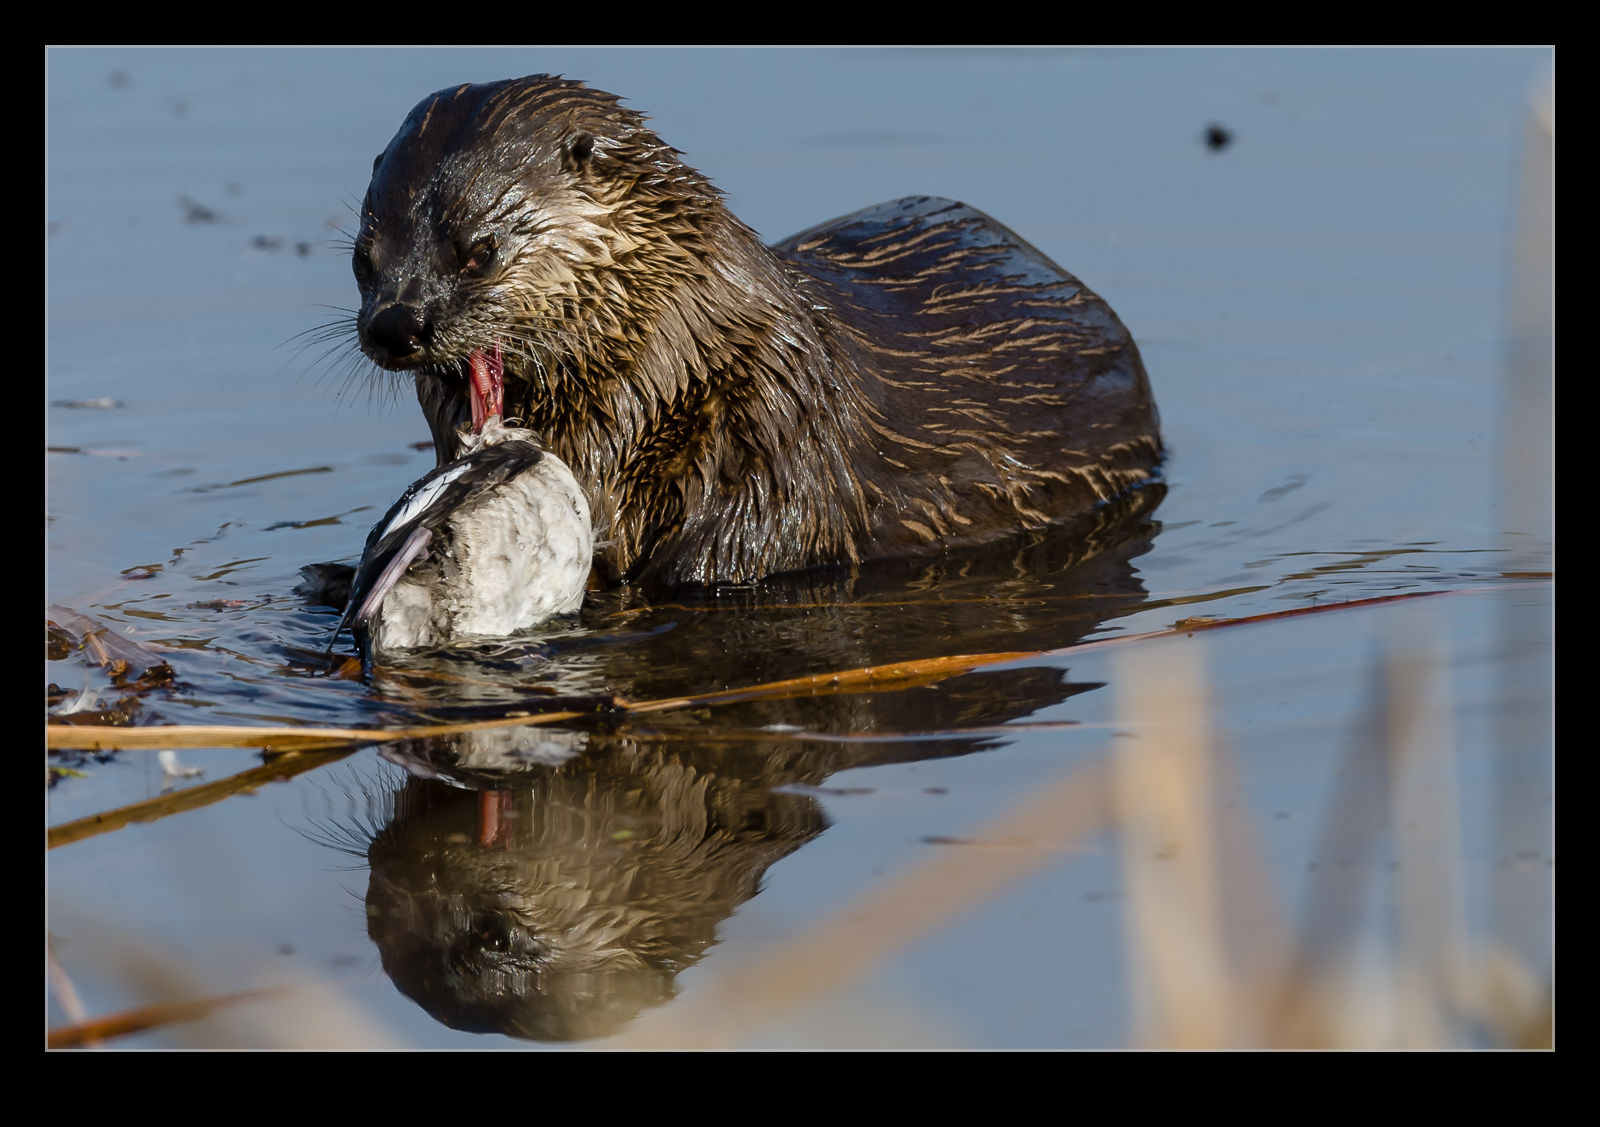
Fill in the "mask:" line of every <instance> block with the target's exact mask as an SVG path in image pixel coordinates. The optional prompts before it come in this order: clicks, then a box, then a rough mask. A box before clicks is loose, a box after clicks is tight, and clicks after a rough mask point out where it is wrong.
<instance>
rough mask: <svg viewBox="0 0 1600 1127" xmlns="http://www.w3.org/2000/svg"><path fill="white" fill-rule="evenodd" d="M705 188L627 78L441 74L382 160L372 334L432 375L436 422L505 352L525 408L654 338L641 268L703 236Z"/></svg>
mask: <svg viewBox="0 0 1600 1127" xmlns="http://www.w3.org/2000/svg"><path fill="white" fill-rule="evenodd" d="M686 180H687V181H688V182H691V183H694V184H695V185H696V186H697V188H698V190H697V191H694V192H690V193H684V192H682V191H681V186H682V185H683V184H684V183H685V181H686ZM657 183H659V184H676V185H679V186H680V190H679V191H677V192H673V193H665V192H655V191H651V190H649V187H648V186H649V185H651V184H657ZM663 196H672V197H674V198H675V199H676V200H677V201H679V205H677V206H674V207H672V208H663V207H662V206H661V197H663ZM696 199H698V200H701V201H703V203H704V204H705V205H707V206H711V207H715V206H719V205H718V203H717V199H716V193H715V191H714V190H713V189H711V188H710V187H709V186H708V185H706V184H705V182H704V180H703V179H702V178H700V177H699V174H698V173H695V172H694V171H693V170H691V169H689V168H687V167H686V166H685V165H683V164H682V163H681V162H680V161H679V160H678V159H677V154H676V153H675V152H674V150H672V149H670V148H668V147H667V146H666V145H664V144H662V142H661V141H660V140H659V139H658V138H657V137H656V136H655V135H654V134H653V133H651V132H650V131H649V130H648V129H646V128H645V126H644V119H643V117H642V116H641V115H639V114H637V113H634V112H633V111H631V110H627V109H624V108H623V107H621V106H620V105H619V104H618V100H617V98H616V97H615V96H614V95H612V94H607V93H604V92H603V91H599V90H591V89H589V88H587V87H585V86H584V85H582V84H581V83H578V82H573V81H569V80H566V79H561V78H556V77H552V76H549V75H533V76H530V77H527V78H520V79H513V80H508V81H504V82H494V83H487V84H484V85H479V86H460V87H456V88H454V89H451V90H442V91H440V92H439V93H437V94H434V95H432V96H431V97H428V98H425V99H424V100H423V101H422V102H421V103H420V104H419V105H418V106H417V107H416V108H415V109H414V110H412V111H411V114H410V116H409V117H407V118H406V120H405V124H403V125H402V126H401V127H400V131H399V132H398V133H396V134H395V136H394V139H393V140H392V141H390V142H389V145H388V147H387V148H385V149H384V151H383V152H382V153H380V154H379V155H378V158H377V160H376V161H375V162H374V163H373V174H372V183H371V186H370V187H369V188H368V189H367V195H366V199H365V201H364V202H363V204H362V213H361V228H360V231H359V233H358V235H357V237H356V240H355V251H354V255H353V258H352V265H353V267H354V270H355V276H356V283H357V285H358V286H359V287H360V289H361V309H360V312H359V314H358V316H357V319H356V328H357V332H358V334H359V336H360V341H361V349H362V351H363V352H364V353H365V354H366V355H367V356H368V358H370V359H371V360H372V361H373V362H375V363H377V364H379V365H381V366H382V367H384V368H388V369H391V370H405V371H413V372H416V373H417V374H418V377H419V386H423V385H424V383H425V381H426V382H427V383H429V385H430V386H428V387H426V388H425V396H424V405H425V407H428V408H429V414H430V416H431V417H432V418H431V420H430V421H432V422H434V424H435V427H434V429H435V436H436V437H438V436H439V434H440V431H441V424H444V427H443V429H445V430H450V429H453V427H454V425H455V424H456V423H458V422H460V421H462V419H463V417H464V404H465V402H466V401H467V400H468V399H469V398H475V397H476V389H475V386H474V385H475V383H476V382H477V380H476V377H481V376H482V375H483V373H484V372H485V371H487V370H489V369H490V368H491V367H493V368H494V369H495V370H496V371H497V372H498V369H499V367H500V360H499V355H500V354H501V353H502V352H503V357H504V361H503V362H504V378H505V381H506V385H507V386H506V399H507V408H508V410H510V411H512V412H514V413H515V412H518V411H520V410H522V409H524V408H525V406H526V404H527V403H528V402H529V399H530V397H531V396H533V395H534V394H535V387H536V386H540V385H542V386H543V387H544V388H545V389H548V388H549V387H550V386H552V385H553V382H554V380H555V379H556V377H557V375H558V373H561V372H562V371H564V370H565V369H567V368H569V367H571V366H572V365H573V364H574V363H576V364H577V365H578V366H580V367H581V366H583V364H584V362H585V359H584V358H589V363H591V364H593V363H595V362H596V361H600V360H602V358H603V356H604V348H603V347H602V345H603V342H605V341H607V340H609V341H621V340H627V339H629V338H630V337H631V338H632V339H634V340H637V339H638V335H639V333H640V331H641V325H648V323H649V319H650V318H651V317H652V316H653V313H652V312H651V311H650V310H647V309H644V308H641V307H639V306H640V301H639V300H638V292H637V291H638V287H637V286H635V285H633V284H632V283H631V282H630V277H631V276H633V275H639V274H643V275H647V276H650V277H652V278H656V279H659V277H660V276H661V275H662V274H663V272H665V273H666V274H668V275H670V274H671V272H672V271H671V269H670V267H668V268H667V269H665V271H663V265H664V264H668V263H671V262H675V261H682V260H684V259H685V257H686V256H687V255H690V254H692V251H690V250H686V249H685V247H684V246H680V245H679V244H680V243H684V242H687V243H691V244H692V242H693V241H694V240H693V232H694V231H696V230H698V229H699V227H700V222H699V220H698V217H697V216H695V215H694V214H692V212H693V211H694V206H693V204H692V201H694V200H696ZM685 200H688V201H690V203H688V204H685V203H683V201H685ZM630 303H631V304H630ZM568 374H573V373H568ZM575 374H577V375H579V376H582V375H583V374H584V373H582V372H577V373H575ZM430 397H431V398H432V400H433V402H432V403H430V402H429V398H430ZM443 415H452V416H454V417H452V418H441V417H440V416H443Z"/></svg>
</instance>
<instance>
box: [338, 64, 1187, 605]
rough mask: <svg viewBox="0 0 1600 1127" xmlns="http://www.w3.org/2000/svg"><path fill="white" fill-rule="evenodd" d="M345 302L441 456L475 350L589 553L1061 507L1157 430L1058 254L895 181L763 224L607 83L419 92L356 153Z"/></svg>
mask: <svg viewBox="0 0 1600 1127" xmlns="http://www.w3.org/2000/svg"><path fill="white" fill-rule="evenodd" d="M354 264H355V272H356V278H357V281H358V283H359V285H360V287H361V294H362V306H361V310H360V313H359V316H358V321H357V327H358V331H359V334H360V339H361V344H362V348H363V350H364V351H365V352H366V353H367V355H368V356H369V357H371V358H372V359H373V360H374V361H376V362H377V363H379V364H382V365H383V366H385V367H388V368H392V369H397V370H410V371H412V372H413V373H414V374H415V378H416V381H417V393H418V398H419V400H420V402H421V404H422V407H423V410H424V413H425V414H426V415H427V417H428V419H429V424H430V426H431V428H432V431H433V434H434V439H435V441H436V443H437V444H438V449H439V457H440V459H441V461H443V460H448V459H449V458H450V457H451V456H453V453H454V449H453V447H454V442H455V431H456V428H457V427H458V426H460V425H461V424H462V423H463V422H464V421H465V420H466V419H467V418H468V416H469V407H468V399H467V382H466V375H467V373H468V370H469V365H470V361H471V359H472V357H473V354H474V353H477V354H479V355H480V356H481V355H484V354H486V353H489V352H491V351H493V350H494V349H496V348H497V347H498V348H499V349H501V350H503V353H504V363H505V384H506V387H505V393H506V414H507V416H508V417H518V418H521V419H522V420H523V421H524V422H525V423H526V425H527V426H529V427H530V428H532V429H533V430H535V431H537V432H538V433H539V434H540V435H541V436H542V437H543V439H544V441H545V442H546V444H547V445H548V446H549V447H550V448H551V449H552V450H554V451H555V452H556V453H557V454H558V455H559V456H560V457H562V458H563V459H564V460H565V461H566V462H567V463H568V465H570V466H571V467H572V470H573V472H574V474H575V475H576V476H577V478H578V480H579V481H580V482H581V483H583V485H584V487H585V489H586V490H587V492H588V495H589V500H590V506H591V509H592V511H593V516H594V524H595V538H596V540H597V541H599V542H604V543H605V546H604V547H603V548H602V550H601V551H600V554H599V556H598V557H597V560H596V562H597V565H598V566H599V567H600V569H601V571H602V573H603V574H604V575H606V576H608V577H609V578H611V579H614V580H615V579H635V580H637V579H644V580H654V581H666V582H674V583H676V582H696V583H729V582H747V581H750V580H753V579H756V578H759V577H761V576H763V575H767V574H771V573H774V572H780V571H787V570H792V569H796V568H802V567H808V566H812V565H816V564H827V563H836V562H844V561H855V560H863V559H871V558H882V557H888V556H902V555H913V554H923V553H927V552H931V551H938V550H940V549H942V548H944V547H947V546H955V545H960V544H971V543H977V542H982V541H985V540H989V539H992V538H994V537H997V536H1000V535H1003V534H1006V533H1010V532H1014V531H1017V530H1019V529H1031V528H1039V527H1042V526H1044V525H1047V524H1051V523H1055V522H1058V521H1061V520H1064V519H1066V518H1068V517H1070V516H1072V515H1074V514H1077V513H1081V512H1083V511H1085V510H1087V509H1089V508H1092V507H1094V506H1095V505H1097V504H1099V503H1101V502H1103V501H1105V500H1106V499H1108V498H1110V497H1113V496H1115V495H1117V494H1119V493H1122V492H1124V491H1126V490H1128V489H1130V488H1133V487H1136V486H1137V485H1139V484H1140V483H1141V482H1143V481H1145V480H1147V479H1149V478H1150V476H1151V475H1152V473H1153V472H1154V470H1155V468H1156V466H1157V463H1158V461H1159V458H1160V453H1161V450H1160V439H1159V437H1158V434H1157V421H1156V412H1155V407H1154V404H1153V402H1152V400H1151V397H1150V392H1149V386H1148V383H1147V381H1146V378H1145V373H1144V368H1143V365H1142V363H1141V362H1140V359H1139V354H1138V350H1137V348H1136V347H1135V346H1134V343H1133V340H1132V338H1131V337H1130V336H1129V334H1128V332H1127V330H1126V329H1125V328H1124V327H1123V325H1122V323H1121V322H1120V321H1119V320H1118V319H1117V318H1116V315H1115V314H1114V313H1112V311H1111V310H1110V308H1109V307H1108V306H1107V305H1106V304H1105V303H1104V302H1103V301H1101V300H1100V298H1099V297H1097V296H1096V295H1095V294H1093V293H1092V292H1090V291H1089V290H1088V288H1087V287H1085V286H1084V285H1083V284H1082V283H1081V282H1079V281H1078V280H1077V279H1075V278H1073V277H1072V276H1071V275H1070V274H1067V273H1066V272H1065V271H1063V270H1061V269H1060V268H1059V267H1057V266H1055V265H1054V264H1053V263H1052V262H1050V261H1049V260H1048V259H1047V258H1045V257H1044V255H1042V254H1040V253H1039V252H1038V251H1037V250H1035V249H1034V248H1033V247H1031V246H1029V245H1028V244H1027V243H1025V242H1023V241H1022V240H1021V239H1019V238H1018V237H1017V236H1016V235H1014V234H1013V233H1012V232H1010V231H1009V230H1007V229H1006V228H1005V227H1003V226H1001V225H1000V224H999V223H997V222H995V221H994V220H993V219H990V218H989V217H987V216H985V215H983V214H982V213H981V212H978V211H976V210H974V209H972V208H969V207H966V206H965V205H962V204H957V203H953V202H951V201H948V200H940V199H932V198H928V197H915V198H910V199H905V200H900V201H897V202H894V203H889V204H883V205H880V206H878V207H875V208H869V209H867V210H866V211H862V212H858V213H856V214H855V215H852V216H848V217H845V218H843V219H840V220H836V221H834V222H832V223H829V224H826V225H824V226H822V227H818V228H815V229H813V230H811V231H808V232H806V233H804V234H802V235H798V236H795V237H794V238H791V239H789V240H787V241H785V242H783V243H780V244H778V245H777V246H775V247H767V246H765V245H763V244H762V242H761V240H760V239H759V238H758V237H757V236H756V234H755V233H754V232H752V231H751V230H750V229H749V228H747V227H745V226H744V225H743V224H742V223H740V222H739V220H738V219H736V218H735V217H734V216H733V215H732V213H730V212H729V211H728V209H727V208H726V207H725V206H724V205H723V203H722V200H721V197H720V196H719V194H718V193H717V191H716V190H715V189H714V188H713V187H711V185H710V184H709V183H708V182H707V181H706V180H705V178H704V177H703V176H701V175H700V174H699V173H698V172H696V171H695V170H694V169H692V168H689V167H688V166H687V165H685V164H684V163H683V162H682V161H681V160H680V159H679V158H678V154H677V153H676V151H675V150H673V149H671V148H670V147H668V146H667V145H665V144H664V143H663V142H661V141H660V140H659V139H658V138H657V137H656V136H655V135H654V134H653V133H652V132H650V130H649V129H647V128H646V127H645V126H644V123H643V119H642V117H641V116H640V115H638V114H637V113H635V112H633V111H632V110H629V109H626V108H624V107H622V106H620V105H619V104H618V102H617V99H616V98H615V97H614V96H613V95H610V94H606V93H603V92H601V91H596V90H590V89H588V88H586V87H584V86H582V85H581V84H579V83H576V82H572V81H567V80H563V79H559V78H552V77H549V76H543V75H537V76H533V77H529V78H524V79H517V80H513V81H508V82H499V83H490V84H487V85H481V86H462V87H459V88H456V89H453V90H447V91H442V92H440V93H438V94H435V95H433V96H432V97H430V98H428V99H425V100H424V101H423V102H422V103H421V104H420V105H419V106H418V107H417V108H416V109H415V110H413V111H412V113H411V115H410V117H408V118H407V119H406V122H405V124H404V125H403V126H402V127H401V129H400V132H399V133H398V134H397V135H396V136H395V138H394V139H393V140H392V141H391V142H390V144H389V146H388V148H387V149H385V150H384V152H383V153H382V154H381V155H380V156H379V158H378V160H377V162H376V163H375V165H374V173H373V179H372V184H371V187H370V188H369V190H368V194H367V199H366V201H365V204H364V207H363V214H362V225H361V230H360V233H359V235H358V238H357V242H356V250H355V256H354Z"/></svg>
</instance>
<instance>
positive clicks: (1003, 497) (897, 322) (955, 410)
mask: <svg viewBox="0 0 1600 1127" xmlns="http://www.w3.org/2000/svg"><path fill="white" fill-rule="evenodd" d="M773 249H774V250H775V251H776V252H777V253H778V254H780V255H781V256H783V257H784V258H786V259H787V260H788V261H789V262H790V263H791V265H792V266H794V267H795V268H796V269H798V270H799V271H801V272H803V273H804V274H805V275H807V276H809V277H810V278H812V279H814V280H815V282H816V283H817V288H818V289H819V290H820V294H819V297H820V299H821V301H822V303H823V304H825V305H827V306H828V311H827V313H826V314H825V320H826V322H827V323H828V324H829V325H831V326H832V327H833V330H834V331H836V332H838V333H840V334H841V335H842V336H843V337H844V338H845V339H844V340H843V342H842V343H843V344H844V345H845V347H847V348H848V349H849V350H850V351H851V352H852V353H853V354H854V355H856V356H857V357H858V358H859V359H860V361H861V368H862V371H863V372H864V373H865V374H866V375H867V377H868V378H867V379H866V380H865V381H864V384H863V387H862V390H863V392H864V393H865V394H866V396H867V399H868V400H869V402H871V403H872V405H873V407H874V408H875V409H876V411H877V413H878V418H877V419H876V420H875V421H874V424H873V425H874V427H875V428H876V429H877V430H878V431H879V433H880V436H881V437H882V438H883V439H885V440H886V444H885V445H886V448H885V449H884V451H883V458H884V461H883V464H882V466H881V467H880V468H879V472H876V473H874V472H871V468H870V467H869V468H867V469H868V474H867V476H868V477H869V478H870V479H871V480H872V481H873V484H874V485H875V486H876V488H875V489H874V492H875V493H876V494H877V495H878V498H879V504H878V505H877V506H876V509H875V513H874V524H875V526H876V535H877V536H879V537H882V538H886V539H887V540H889V541H891V542H893V543H895V544H896V545H897V546H898V547H900V548H903V549H905V550H907V551H916V550H918V549H920V548H924V547H927V546H930V545H934V544H942V545H946V546H948V545H952V544H957V543H974V542H978V541H981V540H984V539H987V538H990V537H992V536H993V535H994V534H995V531H996V530H997V528H1003V529H1014V528H1016V527H1018V525H1019V524H1020V526H1021V527H1024V528H1028V527H1042V526H1044V525H1046V524H1051V523H1056V522H1059V521H1061V520H1065V519H1067V518H1069V517H1071V516H1072V515H1074V514H1076V513H1080V512H1083V511H1086V510H1088V509H1090V508H1093V507H1094V506H1096V505H1098V504H1100V503H1102V502H1104V501H1106V500H1109V499H1110V498H1111V497H1113V496H1116V495H1117V494H1120V493H1122V492H1124V491H1126V490H1127V489H1129V488H1132V487H1134V486H1136V485H1138V484H1140V483H1142V482H1143V481H1145V480H1147V479H1148V478H1149V477H1150V476H1151V475H1152V473H1153V472H1154V469H1155V467H1156V465H1157V463H1158V462H1159V460H1160V456H1161V443H1160V437H1159V434H1158V420H1157V416H1156V409H1155V402H1154V400H1153V398H1152V396H1151V394H1150V386H1149V381H1148V379H1147V377H1146V375H1145V370H1144V364H1143V362H1142V361H1141V360H1140V357H1139V350H1138V348H1137V346H1136V345H1135V344H1134V342H1133V337H1132V335H1131V334H1130V333H1129V332H1128V330H1127V328H1126V327H1125V326H1124V325H1123V324H1122V322H1121V321H1120V320H1119V319H1118V318H1117V315H1116V314H1115V313H1114V312H1112V310H1111V308H1110V306H1108V305H1107V304H1106V303H1105V302H1104V301H1103V300H1102V299H1101V298H1100V297H1099V296H1098V295H1097V294H1095V293H1094V292H1093V291H1092V290H1090V289H1089V288H1088V287H1087V286H1086V285H1084V284H1083V283H1082V282H1081V281H1079V280H1078V279H1077V278H1075V277H1073V276H1072V275H1071V274H1069V273H1067V272H1066V271H1065V270H1063V269H1061V267H1059V266H1057V265H1056V264H1055V263H1054V262H1052V261H1051V260H1050V259H1049V258H1047V257H1046V256H1045V255H1044V254H1042V253H1041V252H1040V251H1039V250H1037V249H1036V248H1034V247H1033V246H1031V245H1029V244H1028V243H1027V242H1026V241H1024V240H1023V239H1021V238H1020V237H1018V236H1017V235H1016V234H1015V233H1014V232H1012V231H1011V230H1009V229H1008V228H1007V227H1005V226H1004V225H1003V224H1001V223H999V222H997V221H996V220H994V219H992V218H990V217H989V216H987V215H985V214H984V213H983V212H981V211H978V210H977V209H976V208H972V207H968V206H967V205H965V204H961V203H957V202H955V201H953V200H946V199H939V198H936V197H929V196H914V197H909V198H906V199H902V200H896V201H894V202H891V203H885V204H879V205H878V206H876V207H870V208H867V209H865V210H863V211H858V212H855V213H854V214H852V215H847V216H844V217H843V218H841V219H836V220H833V221H832V222H830V223H825V224H823V225H821V226H819V227H813V228H811V229H810V230H808V231H805V232H802V233H801V234H798V235H795V236H793V237H792V238H789V239H786V240H784V241H783V242H781V243H778V244H776V245H775V246H774V247H773ZM950 496H955V497H957V498H959V499H960V500H959V501H957V502H956V503H955V504H954V505H951V504H948V503H946V504H938V503H935V502H933V501H930V500H928V498H935V497H950Z"/></svg>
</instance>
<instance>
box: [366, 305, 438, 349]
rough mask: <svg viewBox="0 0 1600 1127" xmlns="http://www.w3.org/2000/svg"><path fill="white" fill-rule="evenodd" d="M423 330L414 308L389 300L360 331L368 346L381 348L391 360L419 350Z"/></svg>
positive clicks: (424, 330) (425, 326)
mask: <svg viewBox="0 0 1600 1127" xmlns="http://www.w3.org/2000/svg"><path fill="white" fill-rule="evenodd" d="M427 329H428V326H427V325H426V324H425V323H424V322H423V320H422V313H421V310H419V309H418V308H417V306H415V305H412V304H411V303H409V302H406V301H393V302H390V303H389V304H388V305H385V306H384V307H383V308H381V309H379V310H378V311H377V312H376V313H374V314H373V315H372V317H371V318H370V319H368V321H367V325H366V329H365V330H364V332H365V335H366V339H367V344H368V345H369V346H370V347H372V348H378V349H382V350H383V351H384V352H386V353H388V354H389V356H390V357H392V358H393V359H396V360H403V359H405V358H406V357H407V356H410V355H411V354H412V353H414V352H416V351H418V350H419V349H421V348H422V339H423V336H424V335H425V334H426V333H427Z"/></svg>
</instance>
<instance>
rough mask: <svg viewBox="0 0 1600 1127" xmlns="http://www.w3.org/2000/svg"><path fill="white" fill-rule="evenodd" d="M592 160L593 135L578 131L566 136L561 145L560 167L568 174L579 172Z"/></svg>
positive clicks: (581, 130) (582, 130)
mask: <svg viewBox="0 0 1600 1127" xmlns="http://www.w3.org/2000/svg"><path fill="white" fill-rule="evenodd" d="M593 158H594V134H593V133H590V132H589V131H588V130H586V129H579V130H576V131H574V132H572V133H570V134H568V135H567V139H566V140H565V141H564V142H562V145H561V165H562V167H563V168H565V169H567V171H569V172H581V171H583V170H584V169H586V168H588V167H589V164H590V161H591V160H592V159H593Z"/></svg>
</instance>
